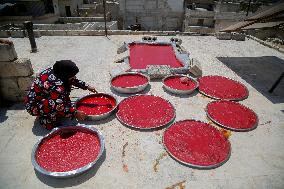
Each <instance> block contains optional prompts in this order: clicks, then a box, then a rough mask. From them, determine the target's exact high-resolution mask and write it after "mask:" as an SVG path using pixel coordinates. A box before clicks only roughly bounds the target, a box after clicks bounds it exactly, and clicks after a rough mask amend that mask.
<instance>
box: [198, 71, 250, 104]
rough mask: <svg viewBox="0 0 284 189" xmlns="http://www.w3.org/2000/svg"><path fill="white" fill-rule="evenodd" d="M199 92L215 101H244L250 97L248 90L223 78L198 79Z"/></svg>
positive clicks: (207, 77) (206, 77) (205, 77)
mask: <svg viewBox="0 0 284 189" xmlns="http://www.w3.org/2000/svg"><path fill="white" fill-rule="evenodd" d="M198 81H199V91H200V92H201V93H203V94H205V95H208V96H210V97H212V98H215V99H224V100H242V99H244V98H246V97H247V96H248V91H247V88H246V87H245V86H244V85H243V84H241V83H239V82H237V81H234V80H232V79H228V78H226V77H222V76H204V77H201V78H199V79H198Z"/></svg>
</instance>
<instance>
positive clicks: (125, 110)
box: [117, 95, 175, 129]
mask: <svg viewBox="0 0 284 189" xmlns="http://www.w3.org/2000/svg"><path fill="white" fill-rule="evenodd" d="M174 116H175V110H174V108H173V106H172V105H171V104H170V103H169V102H168V101H166V100H165V99H163V98H161V97H157V96H151V95H140V96H132V97H129V98H127V99H125V100H123V101H122V102H121V103H120V104H119V106H118V112H117V117H118V118H119V120H120V121H122V122H124V123H125V124H127V125H129V126H132V127H135V128H142V129H147V128H148V129H149V128H155V127H160V126H163V125H165V124H167V123H169V122H170V121H171V120H172V119H173V118H174Z"/></svg>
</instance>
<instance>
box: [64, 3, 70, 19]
mask: <svg viewBox="0 0 284 189" xmlns="http://www.w3.org/2000/svg"><path fill="white" fill-rule="evenodd" d="M65 11H66V16H67V17H71V9H70V6H65Z"/></svg>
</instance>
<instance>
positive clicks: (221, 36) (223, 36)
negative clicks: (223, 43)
mask: <svg viewBox="0 0 284 189" xmlns="http://www.w3.org/2000/svg"><path fill="white" fill-rule="evenodd" d="M216 38H217V39H220V40H231V39H232V34H231V33H226V32H220V33H216Z"/></svg>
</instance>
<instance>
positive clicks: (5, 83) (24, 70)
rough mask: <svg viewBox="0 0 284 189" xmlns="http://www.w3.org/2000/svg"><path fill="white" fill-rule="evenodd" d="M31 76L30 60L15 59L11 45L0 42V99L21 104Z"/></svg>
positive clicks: (5, 41) (15, 55) (31, 78)
mask: <svg viewBox="0 0 284 189" xmlns="http://www.w3.org/2000/svg"><path fill="white" fill-rule="evenodd" d="M33 74H34V72H33V68H32V65H31V62H30V60H29V59H26V58H17V54H16V52H15V49H14V45H13V43H12V42H11V41H8V40H0V99H2V100H6V101H11V102H23V100H24V98H25V96H26V95H27V92H28V90H29V88H30V86H31V83H32V81H33Z"/></svg>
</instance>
